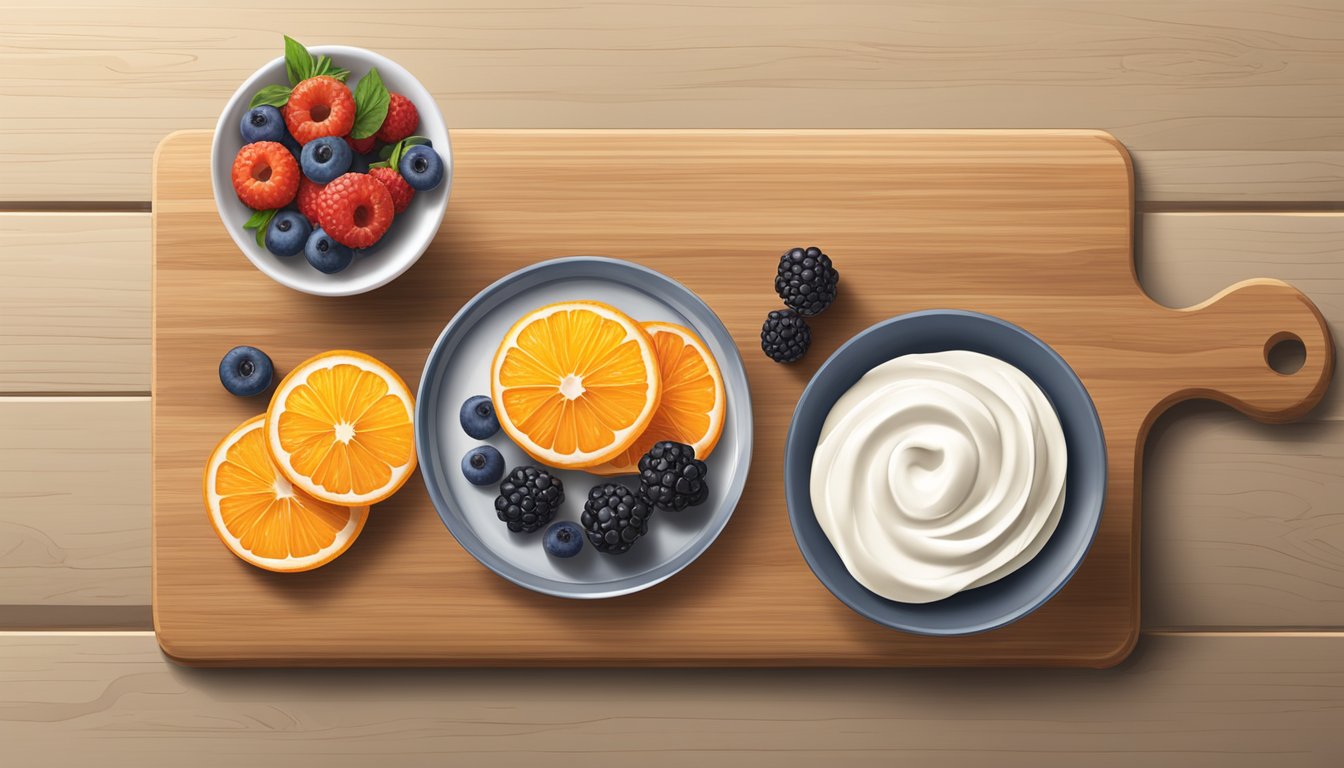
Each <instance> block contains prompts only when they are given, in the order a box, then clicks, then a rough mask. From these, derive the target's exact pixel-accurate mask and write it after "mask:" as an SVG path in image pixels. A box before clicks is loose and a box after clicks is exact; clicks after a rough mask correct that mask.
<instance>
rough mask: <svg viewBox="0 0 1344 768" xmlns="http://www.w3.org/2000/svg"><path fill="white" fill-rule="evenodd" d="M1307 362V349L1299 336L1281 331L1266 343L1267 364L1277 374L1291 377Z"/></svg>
mask: <svg viewBox="0 0 1344 768" xmlns="http://www.w3.org/2000/svg"><path fill="white" fill-rule="evenodd" d="M1306 362H1307V347H1306V345H1305V344H1303V343H1302V339H1300V338H1299V337H1298V336H1297V334H1295V333H1289V332H1288V331H1280V332H1279V333H1276V334H1274V335H1273V336H1271V337H1269V341H1267V342H1265V363H1267V364H1268V365H1269V367H1270V368H1271V369H1273V370H1274V372H1275V373H1280V374H1283V375H1284V376H1291V375H1292V374H1294V373H1297V372H1298V371H1300V370H1302V366H1303V365H1306Z"/></svg>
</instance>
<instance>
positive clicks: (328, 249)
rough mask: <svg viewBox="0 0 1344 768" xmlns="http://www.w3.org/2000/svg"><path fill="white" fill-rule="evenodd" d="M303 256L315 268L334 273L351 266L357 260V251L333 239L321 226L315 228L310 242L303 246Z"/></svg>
mask: <svg viewBox="0 0 1344 768" xmlns="http://www.w3.org/2000/svg"><path fill="white" fill-rule="evenodd" d="M303 256H304V258H306V259H308V263H309V264H312V265H313V269H316V270H317V271H318V272H325V273H327V274H328V275H334V274H336V273H337V272H340V271H341V270H343V269H345V268H346V267H348V266H350V262H352V261H354V260H355V252H354V251H352V250H350V249H349V248H347V247H345V246H344V245H341V244H340V243H338V242H336V241H335V240H332V239H331V236H330V235H328V234H327V233H326V232H325V231H323V229H322V228H321V227H318V228H317V229H314V230H313V233H312V234H311V235H309V236H308V242H307V243H306V244H305V245H304V246H303Z"/></svg>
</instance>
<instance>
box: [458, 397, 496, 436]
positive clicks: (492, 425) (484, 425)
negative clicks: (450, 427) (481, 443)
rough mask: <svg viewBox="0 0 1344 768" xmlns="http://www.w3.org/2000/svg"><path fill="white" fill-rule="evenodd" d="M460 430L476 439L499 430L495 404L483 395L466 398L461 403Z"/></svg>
mask: <svg viewBox="0 0 1344 768" xmlns="http://www.w3.org/2000/svg"><path fill="white" fill-rule="evenodd" d="M460 415H461V418H462V430H463V431H464V432H466V433H467V434H468V435H471V436H472V437H474V438H476V439H477V440H484V439H486V438H487V437H490V436H491V435H493V434H495V433H496V432H498V431H499V418H498V417H497V416H495V404H494V403H492V402H490V398H488V397H486V396H485V395H476V396H475V397H469V398H467V402H465V403H463V404H462V413H461V414H460Z"/></svg>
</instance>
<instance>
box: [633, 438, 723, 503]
mask: <svg viewBox="0 0 1344 768" xmlns="http://www.w3.org/2000/svg"><path fill="white" fill-rule="evenodd" d="M705 471H706V470H705V462H703V461H700V460H698V459H696V458H695V449H694V448H692V447H691V446H689V445H686V444H685V443H675V442H672V441H671V440H664V441H662V442H661V443H656V444H655V445H654V446H653V447H652V448H650V449H649V452H648V453H646V454H644V456H643V458H641V459H640V460H639V495H640V496H643V497H644V498H645V499H647V500H648V502H649V503H650V504H652V505H653V506H655V507H657V508H658V509H666V510H671V511H674V512H675V511H677V510H681V509H685V508H687V507H693V506H695V505H697V504H703V503H704V502H705V499H707V498H709V486H708V485H707V484H706V483H705Z"/></svg>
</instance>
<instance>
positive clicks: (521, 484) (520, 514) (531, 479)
mask: <svg viewBox="0 0 1344 768" xmlns="http://www.w3.org/2000/svg"><path fill="white" fill-rule="evenodd" d="M564 501H565V486H564V484H563V483H561V482H560V478H558V477H552V476H551V473H550V472H547V471H546V470H544V469H538V468H536V467H515V468H514V470H513V471H512V472H510V473H509V475H508V477H505V478H504V482H502V483H500V484H499V496H496V497H495V514H497V515H498V516H499V519H500V520H503V521H504V522H505V523H506V524H507V525H508V526H509V530H510V531H513V532H514V533H531V532H533V531H535V530H537V529H538V528H540V527H542V526H543V525H545V524H547V523H549V522H551V520H553V519H555V513H556V512H558V511H560V505H561V504H562V503H564Z"/></svg>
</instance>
